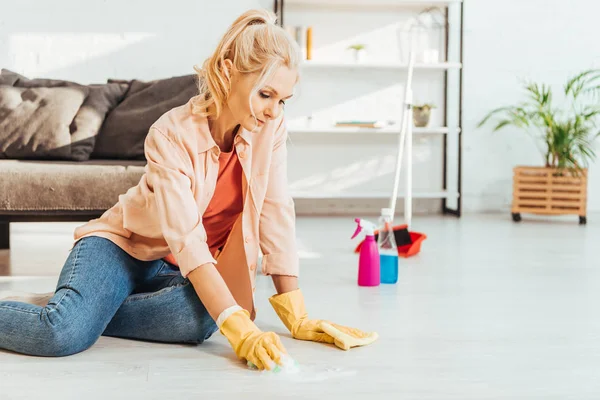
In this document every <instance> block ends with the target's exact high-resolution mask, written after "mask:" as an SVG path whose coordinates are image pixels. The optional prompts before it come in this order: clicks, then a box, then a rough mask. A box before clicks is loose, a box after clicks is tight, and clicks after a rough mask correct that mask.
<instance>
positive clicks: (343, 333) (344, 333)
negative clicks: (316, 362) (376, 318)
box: [269, 289, 379, 350]
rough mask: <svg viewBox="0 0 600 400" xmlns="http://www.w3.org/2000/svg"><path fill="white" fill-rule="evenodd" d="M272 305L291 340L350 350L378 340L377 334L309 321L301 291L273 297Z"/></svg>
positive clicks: (326, 322)
mask: <svg viewBox="0 0 600 400" xmlns="http://www.w3.org/2000/svg"><path fill="white" fill-rule="evenodd" d="M269 302H270V303H271V305H272V306H273V309H274V310H275V312H276V313H277V315H278V316H279V318H280V319H281V321H282V322H283V324H284V325H285V326H286V328H287V329H288V330H289V331H290V333H291V334H292V337H294V338H295V339H298V340H310V341H313V342H322V343H331V344H335V345H336V346H337V347H339V348H340V349H343V350H349V349H350V348H351V347H356V346H366V345H368V344H371V343H373V342H374V341H375V340H377V338H378V337H379V335H377V333H376V332H369V333H367V332H363V331H361V330H359V329H355V328H348V327H345V326H341V325H337V324H334V323H331V322H329V321H324V320H320V319H308V314H307V313H306V308H305V306H304V297H303V295H302V292H301V291H300V289H296V290H293V291H291V292H287V293H282V294H279V295H275V296H272V297H270V298H269Z"/></svg>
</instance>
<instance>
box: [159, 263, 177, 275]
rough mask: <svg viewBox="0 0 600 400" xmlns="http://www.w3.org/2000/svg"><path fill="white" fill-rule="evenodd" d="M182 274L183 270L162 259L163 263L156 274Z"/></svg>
mask: <svg viewBox="0 0 600 400" xmlns="http://www.w3.org/2000/svg"><path fill="white" fill-rule="evenodd" d="M177 275H181V271H180V270H179V268H177V267H176V266H175V265H173V264H170V263H168V262H165V261H162V265H161V267H160V269H159V270H158V273H157V274H156V276H177Z"/></svg>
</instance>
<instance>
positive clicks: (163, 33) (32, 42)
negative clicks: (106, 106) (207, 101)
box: [0, 0, 273, 83]
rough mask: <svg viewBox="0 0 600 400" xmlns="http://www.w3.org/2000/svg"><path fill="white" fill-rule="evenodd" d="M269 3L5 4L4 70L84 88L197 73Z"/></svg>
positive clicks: (0, 52)
mask: <svg viewBox="0 0 600 400" xmlns="http://www.w3.org/2000/svg"><path fill="white" fill-rule="evenodd" d="M272 6H273V2H272V1H270V0H235V1H208V0H169V1H158V0H155V1H142V0H126V1H122V0H103V1H78V0H57V1H43V0H18V1H10V2H8V1H6V2H2V7H1V10H0V66H2V67H3V68H8V69H14V70H16V71H18V72H20V73H22V74H25V75H26V76H30V77H34V76H35V77H56V78H60V79H69V80H74V81H78V82H82V83H92V82H106V78H108V77H117V78H123V79H129V78H138V79H154V78H164V77H167V76H174V75H183V74H190V73H193V72H194V71H193V69H192V68H193V65H194V64H197V63H201V62H202V61H203V60H204V59H205V58H206V57H207V56H208V55H209V54H210V52H211V50H212V49H213V48H214V46H215V45H216V43H217V41H218V39H219V37H220V36H221V35H222V34H223V33H224V32H225V30H226V28H227V26H228V25H229V24H230V23H231V22H233V19H234V18H236V17H237V16H238V15H239V14H240V13H242V12H243V11H245V10H247V9H249V8H254V7H272Z"/></svg>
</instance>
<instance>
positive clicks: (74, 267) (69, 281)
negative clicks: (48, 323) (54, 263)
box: [49, 240, 85, 312]
mask: <svg viewBox="0 0 600 400" xmlns="http://www.w3.org/2000/svg"><path fill="white" fill-rule="evenodd" d="M84 243H85V240H82V241H81V242H80V243H79V246H78V247H77V252H76V253H75V259H74V260H73V268H72V269H71V274H70V275H69V280H68V281H67V284H66V285H65V286H67V288H68V287H70V286H71V282H72V281H73V276H74V275H75V270H76V269H77V262H78V261H79V252H80V251H81V248H82V247H83V245H84ZM68 294H69V291H68V290H65V293H64V294H63V295H62V297H61V298H60V299H58V301H57V302H56V305H55V306H54V307H52V308H51V309H50V310H49V312H52V311H56V309H57V308H58V306H59V305H60V303H61V302H62V301H63V299H64V298H65V297H66V296H67V295H68Z"/></svg>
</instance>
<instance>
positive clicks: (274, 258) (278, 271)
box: [261, 253, 300, 277]
mask: <svg viewBox="0 0 600 400" xmlns="http://www.w3.org/2000/svg"><path fill="white" fill-rule="evenodd" d="M298 264H299V263H298V256H297V255H296V254H293V255H290V254H289V253H273V254H264V255H263V259H262V268H261V270H262V273H263V275H287V276H295V277H298V275H299V269H300V268H299V265H298Z"/></svg>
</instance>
